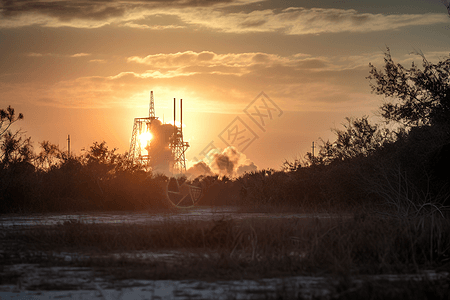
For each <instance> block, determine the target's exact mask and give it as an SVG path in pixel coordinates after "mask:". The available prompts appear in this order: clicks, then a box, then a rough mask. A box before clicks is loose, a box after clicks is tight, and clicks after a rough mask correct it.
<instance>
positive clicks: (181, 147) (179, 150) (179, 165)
mask: <svg viewBox="0 0 450 300" xmlns="http://www.w3.org/2000/svg"><path fill="white" fill-rule="evenodd" d="M175 101H176V100H175V98H174V99H173V123H174V133H173V138H172V143H171V148H172V155H173V158H174V161H173V167H172V172H173V173H174V174H176V173H179V174H181V173H184V172H186V154H185V153H186V151H187V148H189V143H187V142H185V141H184V139H183V99H180V127H179V128H178V126H176V125H175V119H176V112H175V103H176V102H175Z"/></svg>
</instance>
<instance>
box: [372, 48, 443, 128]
mask: <svg viewBox="0 0 450 300" xmlns="http://www.w3.org/2000/svg"><path fill="white" fill-rule="evenodd" d="M419 55H420V56H421V57H422V67H423V69H420V68H419V67H418V66H416V64H414V63H412V66H411V68H410V69H407V68H405V67H403V66H402V65H401V64H396V63H395V62H394V61H393V59H392V57H391V53H390V50H389V48H387V51H386V52H385V57H384V62H385V65H384V67H383V69H382V70H379V69H377V68H376V67H375V66H374V65H372V64H369V67H370V68H371V70H370V76H368V77H367V78H368V79H370V80H371V83H370V86H371V88H372V91H373V92H374V93H376V94H377V95H384V96H386V97H387V98H394V101H391V102H386V103H384V104H383V105H382V106H381V107H380V109H381V113H382V116H383V117H384V118H385V119H386V121H388V122H389V121H396V122H400V123H402V124H404V125H406V126H409V127H412V126H421V125H449V124H450V58H446V59H445V60H442V61H439V62H438V63H437V64H433V63H431V62H429V61H428V60H427V59H426V58H425V56H424V55H423V54H421V53H419Z"/></svg>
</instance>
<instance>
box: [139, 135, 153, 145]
mask: <svg viewBox="0 0 450 300" xmlns="http://www.w3.org/2000/svg"><path fill="white" fill-rule="evenodd" d="M152 138H153V134H152V133H151V132H144V133H141V135H139V140H140V142H141V145H147V144H148V142H150V141H151V140H152Z"/></svg>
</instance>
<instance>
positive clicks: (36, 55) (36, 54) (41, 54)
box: [26, 52, 91, 58]
mask: <svg viewBox="0 0 450 300" xmlns="http://www.w3.org/2000/svg"><path fill="white" fill-rule="evenodd" d="M90 55H91V54H90V53H75V54H68V55H62V54H57V53H35V52H30V53H27V54H26V56H28V57H44V56H48V57H68V58H78V57H85V56H90Z"/></svg>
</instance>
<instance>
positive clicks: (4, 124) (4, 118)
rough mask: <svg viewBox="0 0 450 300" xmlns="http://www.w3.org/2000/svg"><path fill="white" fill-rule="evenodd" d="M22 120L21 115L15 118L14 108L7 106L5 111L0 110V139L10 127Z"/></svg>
mask: <svg viewBox="0 0 450 300" xmlns="http://www.w3.org/2000/svg"><path fill="white" fill-rule="evenodd" d="M22 119H23V114H21V113H19V115H18V116H16V112H15V111H14V108H12V107H11V105H10V106H8V108H7V109H0V138H1V137H2V136H3V135H4V134H5V133H6V131H7V130H8V129H9V127H11V125H12V124H13V123H15V122H17V121H18V120H22Z"/></svg>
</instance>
